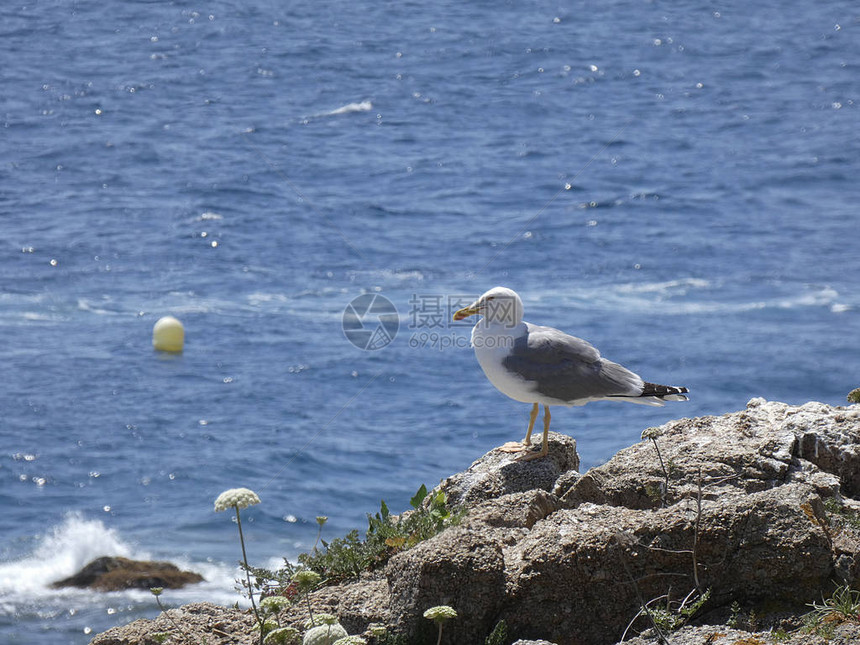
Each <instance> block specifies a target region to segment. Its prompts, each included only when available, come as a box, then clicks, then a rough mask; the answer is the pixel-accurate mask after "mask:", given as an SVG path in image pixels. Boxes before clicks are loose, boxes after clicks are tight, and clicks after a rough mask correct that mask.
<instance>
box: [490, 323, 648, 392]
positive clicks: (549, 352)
mask: <svg viewBox="0 0 860 645" xmlns="http://www.w3.org/2000/svg"><path fill="white" fill-rule="evenodd" d="M527 325H528V326H527V332H526V333H525V334H524V335H523V336H520V337H519V338H518V339H517V340H516V341H515V343H514V346H513V348H512V349H511V352H510V354H509V355H508V356H506V357H505V358H504V359H503V361H502V364H503V365H504V367H505V369H508V370H510V371H512V372H514V373H516V374H518V375H520V376H521V377H522V378H524V379H526V380H528V381H534V382H535V383H536V387H537V391H538V392H539V393H540V394H542V395H544V396H548V397H552V398H554V399H559V400H561V401H568V402H572V401H577V400H580V399H589V398H592V397H602V396H639V395H641V394H642V388H643V381H642V379H641V378H639V376H637V375H636V374H634V373H633V372H631V371H630V370H628V369H627V368H625V367H622V366H621V365H619V364H618V363H613V362H612V361H608V360H606V359H605V358H601V357H600V352H599V351H597V349H596V348H595V347H593V346H592V345H591V344H589V343H588V342H586V341H584V340H582V339H581V338H576V337H575V336H570V335H568V334H565V333H564V332H562V331H559V330H558V329H553V328H552V327H540V326H538V325H532V324H530V323H527Z"/></svg>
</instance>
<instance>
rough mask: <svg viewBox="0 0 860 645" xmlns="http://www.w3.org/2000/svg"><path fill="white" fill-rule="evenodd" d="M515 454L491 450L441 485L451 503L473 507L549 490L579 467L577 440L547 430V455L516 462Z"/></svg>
mask: <svg viewBox="0 0 860 645" xmlns="http://www.w3.org/2000/svg"><path fill="white" fill-rule="evenodd" d="M516 457H517V455H516V454H512V453H508V452H502V451H500V450H498V449H496V450H491V451H490V452H488V453H487V454H486V455H484V456H483V457H481V458H480V459H478V460H477V461H475V462H474V463H473V464H472V465H471V466H469V468H468V469H467V470H465V471H463V472H461V473H457V474H456V475H452V476H451V477H449V478H448V479H446V480H445V481H443V482H442V483H441V484H440V488H441V489H442V490H443V491H444V492H445V494H446V495H447V497H448V503H449V504H451V505H453V506H460V505H465V506H472V505H474V504H476V503H478V502H482V501H485V500H488V499H495V498H498V497H501V496H502V495H507V494H508V493H522V492H525V491H530V490H535V489H541V490H545V491H547V492H550V491H552V489H553V486H554V485H555V482H556V480H557V479H558V478H559V477H560V476H561V475H563V474H564V473H567V472H569V471H576V470H578V469H579V455H578V454H577V452H576V440H575V439H573V438H572V437H568V436H567V435H563V434H557V433H555V432H550V433H549V455H547V456H546V457H544V458H543V459H537V460H534V461H517V460H516Z"/></svg>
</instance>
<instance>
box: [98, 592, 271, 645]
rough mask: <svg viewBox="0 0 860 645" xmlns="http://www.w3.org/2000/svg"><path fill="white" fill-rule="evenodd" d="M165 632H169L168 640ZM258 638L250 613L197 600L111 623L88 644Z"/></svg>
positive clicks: (234, 642) (236, 642)
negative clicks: (153, 615)
mask: <svg viewBox="0 0 860 645" xmlns="http://www.w3.org/2000/svg"><path fill="white" fill-rule="evenodd" d="M179 627H181V631H180V630H179ZM165 634H169V635H170V636H171V638H170V640H167V639H166V637H165ZM259 641H260V638H259V632H257V630H256V623H255V622H254V617H253V615H252V614H250V613H248V612H246V611H240V610H238V609H228V608H227V607H219V606H218V605H213V604H212V603H210V602H198V603H193V604H190V605H185V606H183V607H180V608H178V609H169V610H167V611H166V612H162V613H161V614H160V615H159V616H158V617H157V618H155V619H154V620H149V619H146V618H141V619H140V620H135V621H134V622H132V623H129V624H128V625H125V626H123V627H114V628H113V629H109V630H108V631H106V632H103V633H101V634H99V635H97V636H96V637H95V638H94V639H93V640H92V641H90V645H160V644H161V643H165V642H169V643H208V644H209V645H227V644H228V643H229V644H230V645H256V644H257V643H259Z"/></svg>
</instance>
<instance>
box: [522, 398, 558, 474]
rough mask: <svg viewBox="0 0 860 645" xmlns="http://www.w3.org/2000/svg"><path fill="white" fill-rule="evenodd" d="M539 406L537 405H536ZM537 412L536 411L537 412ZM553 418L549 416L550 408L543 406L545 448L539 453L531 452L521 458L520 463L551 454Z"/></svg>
mask: <svg viewBox="0 0 860 645" xmlns="http://www.w3.org/2000/svg"><path fill="white" fill-rule="evenodd" d="M535 405H537V404H535ZM535 412H536V411H535ZM551 419H552V417H551V416H550V414H549V406H548V405H546V404H544V406H543V446H542V447H541V449H540V450H539V451H538V452H530V453H528V454H527V455H523V456H522V457H519V460H520V461H531V460H532V459H540V458H541V457H546V456H547V455H548V454H549V422H550V420H551Z"/></svg>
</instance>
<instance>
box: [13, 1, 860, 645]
mask: <svg viewBox="0 0 860 645" xmlns="http://www.w3.org/2000/svg"><path fill="white" fill-rule="evenodd" d="M858 29H860V24H858V17H857V12H856V7H855V6H854V5H853V4H852V3H850V2H847V0H845V1H841V2H832V3H828V4H827V5H826V6H823V5H820V4H814V3H789V4H788V5H786V3H784V2H775V1H770V0H767V1H765V2H758V3H754V4H752V5H749V6H732V5H722V4H716V5H714V4H701V3H693V2H680V3H671V4H665V3H654V2H632V1H630V2H625V1H620V2H608V3H585V2H575V3H567V4H564V3H561V4H559V3H544V2H495V3H482V2H472V3H454V2H442V3H414V2H403V3H385V2H382V3H380V2H374V3H368V2H349V3H347V2H329V3H286V4H285V3H278V2H273V1H271V0H250V1H246V2H241V3H238V2H226V1H215V2H210V3H204V4H197V5H193V4H187V3H172V2H144V1H134V2H122V3H108V4H105V3H103V2H94V1H88V0H83V1H79V2H33V3H26V4H25V3H23V2H16V3H12V4H6V5H4V6H3V8H2V9H0V33H2V41H0V42H2V46H0V52H2V54H0V55H2V68H3V84H2V88H3V89H2V93H0V105H2V110H0V117H2V118H1V119H0V123H2V138H0V141H2V144H0V158H2V165H0V242H2V246H0V249H2V253H0V275H2V278H3V280H2V289H0V357H2V361H3V368H4V375H5V378H4V383H3V388H2V390H0V410H2V418H0V438H2V447H3V448H2V454H0V498H2V500H3V507H2V508H3V513H2V515H0V530H2V536H3V540H2V546H0V641H3V642H10V643H46V644H47V643H52V644H54V643H74V644H77V643H86V642H88V641H89V639H90V638H91V637H92V636H93V635H94V634H95V633H97V632H98V631H102V630H104V629H107V628H109V627H111V626H113V625H118V624H124V623H126V622H129V621H130V620H133V619H135V618H138V617H141V616H148V617H151V616H154V615H156V614H157V613H158V608H157V606H156V605H155V602H154V599H153V598H152V596H151V595H150V594H149V593H148V592H146V591H130V592H123V593H109V594H97V593H92V592H87V591H80V590H62V591H61V590H54V589H52V588H51V583H52V582H53V581H55V580H57V579H60V578H62V577H65V576H67V575H70V574H71V573H73V572H74V571H75V570H77V569H78V568H80V567H81V566H83V565H84V564H86V563H87V562H88V561H89V560H91V559H93V558H95V557H98V556H101V555H123V556H128V557H134V558H153V559H165V560H170V561H173V562H176V563H177V564H179V565H180V566H183V567H186V568H190V569H193V570H196V571H199V572H200V573H202V574H203V575H204V576H205V578H206V582H205V583H203V584H201V585H197V586H194V587H189V588H187V589H184V590H181V591H169V590H168V591H165V593H164V595H163V596H162V599H163V601H164V602H165V603H166V604H168V605H171V606H172V605H176V604H181V603H185V602H191V601H195V600H211V601H214V602H219V603H224V604H232V603H233V602H236V601H237V600H238V601H240V602H242V600H241V597H240V595H239V594H238V592H237V591H236V589H235V587H236V582H235V580H236V578H237V567H236V564H237V561H238V560H239V557H240V550H239V545H238V536H237V531H236V526H235V523H234V522H232V521H231V517H230V515H229V514H227V513H215V512H214V511H213V501H214V499H215V497H216V496H217V495H218V494H219V493H220V492H222V491H223V490H225V489H228V488H233V487H238V486H246V487H249V488H251V489H253V490H255V491H256V492H257V493H258V494H259V495H260V498H261V499H262V503H261V504H260V505H258V506H255V507H253V508H251V509H248V510H247V511H245V512H244V515H243V527H244V529H245V535H246V540H247V547H248V555H249V559H250V560H251V563H252V564H254V565H263V566H277V565H278V564H279V563H280V562H282V561H283V558H290V559H294V558H295V557H296V555H297V554H298V553H300V552H301V551H303V550H307V549H308V548H310V547H311V546H312V545H313V543H314V540H315V539H316V534H317V524H316V521H315V518H316V516H319V515H326V516H328V518H329V521H328V523H327V524H326V526H325V527H324V531H323V538H324V539H331V538H334V537H337V536H339V535H343V534H344V533H345V532H347V531H348V530H350V529H352V528H359V529H363V528H364V527H365V526H366V519H365V514H366V513H368V512H371V513H372V512H374V511H376V510H378V508H379V502H380V500H381V499H385V500H386V502H387V503H388V504H389V506H390V507H391V508H392V510H394V511H399V510H402V509H404V508H406V507H407V506H408V499H409V497H410V496H411V495H412V494H413V493H414V492H415V491H416V490H417V489H418V487H419V486H420V485H421V484H422V483H425V484H427V485H428V486H432V485H434V484H436V483H438V481H439V480H440V479H441V478H443V477H445V476H447V475H449V474H451V473H453V472H456V471H459V470H462V469H464V468H466V467H468V465H469V464H470V463H471V462H472V461H473V460H474V459H476V458H478V457H479V456H481V455H482V454H484V453H485V452H487V451H488V450H490V449H492V448H493V447H495V446H497V445H499V444H501V443H503V442H505V441H509V440H513V439H518V438H521V437H522V435H523V434H524V432H525V426H526V423H527V418H528V411H529V406H527V405H524V404H519V403H516V402H514V401H511V400H508V399H506V398H505V397H504V396H503V395H501V394H500V393H498V392H496V391H495V390H494V389H493V388H492V386H491V385H490V384H489V383H488V382H487V381H486V379H485V378H484V376H483V374H482V373H481V371H480V368H479V367H478V365H477V362H476V361H475V358H474V355H473V353H472V351H471V350H470V349H469V347H468V337H469V326H468V325H461V324H454V323H453V322H452V321H451V320H450V314H451V310H452V309H453V308H454V307H455V306H457V305H462V304H467V302H464V301H467V300H468V299H469V298H474V297H476V296H477V295H479V294H480V293H482V292H483V291H485V290H486V289H489V288H490V287H492V286H495V285H505V286H509V287H512V288H514V289H516V290H517V291H518V292H519V293H520V294H521V295H522V297H523V300H524V303H525V312H526V319H527V320H529V321H531V322H535V323H540V324H545V325H552V326H555V327H558V328H561V329H563V330H565V331H567V332H569V333H572V334H575V335H577V336H580V337H583V338H586V339H587V340H589V341H591V342H592V343H594V344H595V345H596V346H597V347H599V348H600V349H601V351H602V352H603V354H604V355H605V356H607V357H608V358H610V359H613V360H616V361H619V362H621V363H623V364H625V365H627V366H628V367H630V368H631V369H634V370H635V371H637V372H638V373H640V374H641V375H642V376H643V377H644V378H646V379H648V380H652V381H656V382H661V383H667V384H670V385H685V386H687V387H689V388H690V390H691V400H690V401H689V402H688V403H683V404H682V403H675V404H672V405H667V406H666V407H665V408H655V409H650V408H644V407H641V406H627V405H620V404H618V405H612V404H607V403H599V404H593V405H589V406H586V407H584V408H572V409H569V410H562V409H558V410H556V411H555V412H554V414H553V429H554V430H558V431H560V432H564V433H567V434H570V435H573V436H575V437H576V439H577V441H578V447H579V451H580V453H581V455H582V459H583V465H584V467H588V466H592V465H595V464H599V463H601V462H603V461H605V460H607V459H608V458H609V457H611V455H612V454H613V453H614V452H615V451H617V450H618V449H620V448H622V447H624V446H627V445H629V444H631V443H633V442H636V441H638V440H639V436H640V433H641V431H642V430H643V429H644V428H646V427H649V426H652V425H658V424H660V423H664V422H666V421H668V420H670V419H672V418H675V417H679V416H695V415H703V414H721V413H724V412H730V411H734V410H737V409H739V408H742V407H743V406H744V405H745V403H746V401H747V400H748V399H749V398H751V397H754V396H764V397H766V398H769V399H778V400H783V401H786V402H789V403H793V404H799V403H803V402H805V401H808V400H819V401H823V402H826V403H830V404H835V405H837V404H842V403H844V401H845V395H846V393H847V392H848V391H849V390H850V389H852V388H854V387H857V386H858V385H860V383H858V377H857V374H858V370H857V364H858V360H857V359H858V349H857V338H858V331H860V327H858V307H860V297H858V293H857V288H856V276H857V275H858V274H860V254H858V252H857V245H856V242H855V237H856V229H857V225H858V218H857V204H858V203H860V182H858V181H857V178H858V176H860V161H858V159H860V143H858V141H860V140H858V137H857V132H858V131H860V119H858V106H857V101H858V100H860V89H858V88H860V84H858V80H857V79H858V78H860V37H858ZM361 296H379V300H378V301H377V300H376V299H374V301H375V302H377V304H379V305H382V304H384V303H385V302H388V303H390V305H391V307H393V309H394V310H395V311H396V318H395V320H396V322H397V324H396V325H395V326H394V327H393V328H392V327H391V325H390V318H389V319H386V320H388V321H389V324H388V326H386V325H383V324H382V323H381V322H380V321H381V320H382V318H381V317H380V316H378V315H377V314H376V313H375V312H376V310H373V311H372V312H371V316H370V317H368V318H365V319H364V322H363V323H362V324H367V329H368V331H372V332H378V333H376V335H375V336H374V338H375V340H374V341H373V342H372V343H366V344H364V345H362V344H361V342H359V343H355V342H354V341H355V337H354V336H353V337H352V338H349V337H347V335H346V334H345V333H344V327H343V325H344V311H345V310H347V308H348V307H349V306H350V303H351V302H352V301H353V300H354V299H355V298H357V297H361ZM383 298H384V299H385V300H382V299H383ZM366 300H367V298H366ZM164 315H173V316H176V317H177V318H179V319H180V320H181V321H182V322H183V323H184V325H185V328H186V346H185V350H184V352H183V353H181V354H175V355H171V354H162V353H157V352H154V351H153V349H152V346H151V330H152V326H153V324H154V323H155V321H156V320H158V319H159V318H160V317H161V316H164ZM467 322H470V321H467ZM392 332H396V335H394V334H393V333H392ZM392 336H393V338H392ZM365 340H368V339H365ZM351 341H353V342H351ZM356 344H358V345H361V347H357V346H356ZM368 345H372V348H369V346H368Z"/></svg>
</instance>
